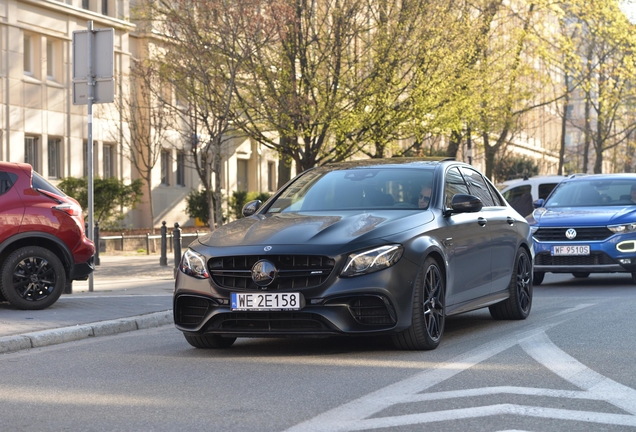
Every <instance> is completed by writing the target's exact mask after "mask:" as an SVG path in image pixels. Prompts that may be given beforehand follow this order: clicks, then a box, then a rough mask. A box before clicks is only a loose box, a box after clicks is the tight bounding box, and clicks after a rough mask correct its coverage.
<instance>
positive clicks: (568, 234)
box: [565, 228, 576, 240]
mask: <svg viewBox="0 0 636 432" xmlns="http://www.w3.org/2000/svg"><path fill="white" fill-rule="evenodd" d="M565 236H566V237H567V238H568V240H572V239H574V237H576V230H575V229H574V228H570V229H568V230H567V231H566V232H565Z"/></svg>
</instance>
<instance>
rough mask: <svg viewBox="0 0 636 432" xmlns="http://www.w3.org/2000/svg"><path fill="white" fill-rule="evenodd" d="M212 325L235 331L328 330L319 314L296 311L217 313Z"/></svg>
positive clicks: (313, 331)
mask: <svg viewBox="0 0 636 432" xmlns="http://www.w3.org/2000/svg"><path fill="white" fill-rule="evenodd" d="M212 326H213V327H214V328H216V329H223V330H232V331H235V332H239V331H247V332H277V331H284V332H286V333H288V332H298V333H320V332H324V331H328V328H327V326H325V325H324V324H323V322H322V319H321V318H320V316H319V315H316V314H311V313H296V312H268V313H263V312H240V313H236V312H235V313H232V314H219V315H218V316H217V317H215V319H214V322H213V324H212Z"/></svg>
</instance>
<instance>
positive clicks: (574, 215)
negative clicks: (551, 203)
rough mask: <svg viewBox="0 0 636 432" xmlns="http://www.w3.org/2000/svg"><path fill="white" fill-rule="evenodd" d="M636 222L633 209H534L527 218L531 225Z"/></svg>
mask: <svg viewBox="0 0 636 432" xmlns="http://www.w3.org/2000/svg"><path fill="white" fill-rule="evenodd" d="M633 222H636V206H634V207H631V206H630V207H624V206H623V207H619V206H615V207H611V206H607V207H559V208H539V209H536V210H535V211H534V212H533V213H532V216H531V217H530V218H529V223H530V224H531V225H536V224H538V225H540V226H559V227H561V226H598V225H613V224H621V223H633Z"/></svg>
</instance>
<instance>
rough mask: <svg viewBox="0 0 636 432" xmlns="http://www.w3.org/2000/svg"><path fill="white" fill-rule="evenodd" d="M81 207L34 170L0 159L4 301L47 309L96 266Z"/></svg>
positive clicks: (1, 288)
mask: <svg viewBox="0 0 636 432" xmlns="http://www.w3.org/2000/svg"><path fill="white" fill-rule="evenodd" d="M94 253H95V245H94V244H93V242H92V241H90V240H89V239H87V238H86V236H85V235H84V218H83V216H82V208H81V207H80V205H79V203H78V202H77V201H75V200H74V199H73V198H71V197H69V196H67V195H65V194H64V192H62V191H60V190H59V189H57V188H56V187H55V186H53V185H52V184H50V183H49V182H47V181H46V180H44V179H43V178H42V177H41V176H40V175H39V174H38V173H36V172H35V171H33V168H32V167H31V165H28V164H23V163H13V162H0V301H2V300H6V301H8V302H9V303H11V304H12V305H14V306H15V307H17V308H20V309H44V308H47V307H49V306H51V305H52V304H53V303H55V302H56V301H57V299H58V298H59V297H60V295H61V294H62V293H63V292H69V293H70V292H72V289H71V286H72V285H71V283H72V281H74V280H85V279H87V278H88V276H89V275H90V274H91V272H92V271H93V255H94Z"/></svg>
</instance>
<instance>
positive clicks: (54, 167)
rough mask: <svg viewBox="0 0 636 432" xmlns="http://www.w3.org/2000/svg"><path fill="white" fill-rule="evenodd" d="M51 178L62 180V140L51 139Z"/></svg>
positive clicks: (49, 145) (49, 144)
mask: <svg viewBox="0 0 636 432" xmlns="http://www.w3.org/2000/svg"><path fill="white" fill-rule="evenodd" d="M48 148H49V150H48V151H49V177H51V178H60V176H61V174H62V172H61V170H60V150H61V148H62V147H61V145H60V140H59V139H53V138H49V141H48Z"/></svg>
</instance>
